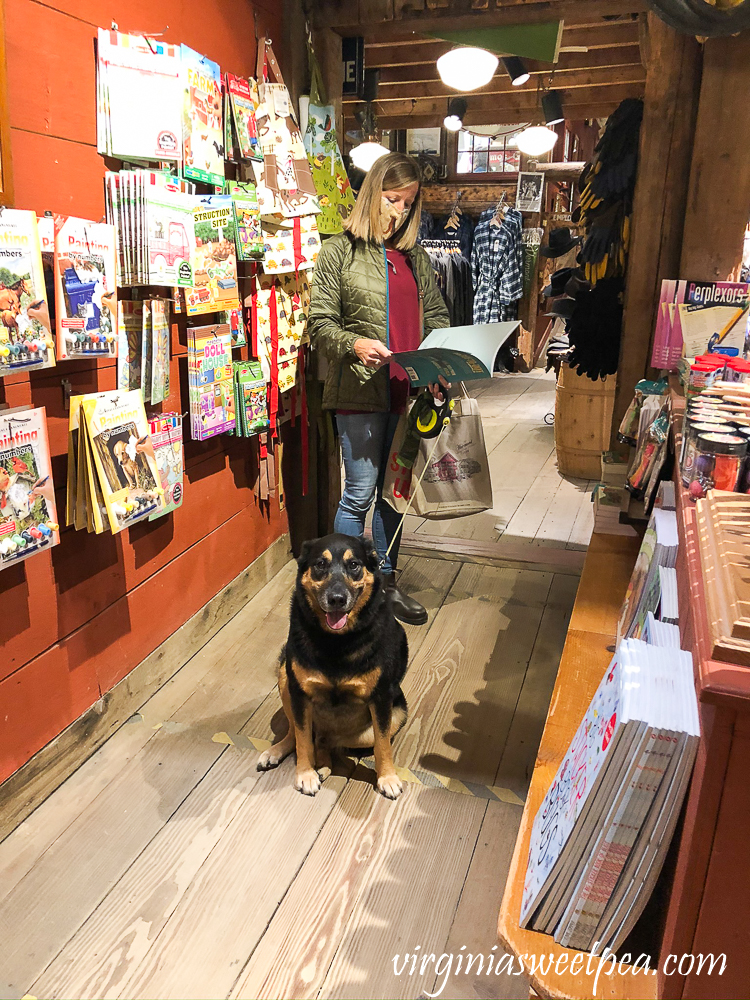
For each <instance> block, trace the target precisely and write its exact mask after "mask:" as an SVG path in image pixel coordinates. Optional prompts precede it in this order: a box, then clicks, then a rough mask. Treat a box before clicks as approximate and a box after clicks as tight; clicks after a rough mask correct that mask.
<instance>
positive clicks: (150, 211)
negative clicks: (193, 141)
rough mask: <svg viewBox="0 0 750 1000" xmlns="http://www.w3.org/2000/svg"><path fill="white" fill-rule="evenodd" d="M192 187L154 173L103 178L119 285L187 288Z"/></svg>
mask: <svg viewBox="0 0 750 1000" xmlns="http://www.w3.org/2000/svg"><path fill="white" fill-rule="evenodd" d="M193 188H194V185H193V184H191V183H189V182H185V181H179V180H177V179H176V178H174V177H172V176H171V175H170V174H167V173H164V172H163V171H159V170H120V171H119V173H115V172H114V171H111V170H110V171H107V173H106V174H105V196H106V211H107V221H108V222H110V223H112V224H113V225H114V227H115V231H116V234H117V260H118V274H119V281H118V284H120V285H169V286H170V287H181V288H192V287H193V258H194V256H195V220H194V214H193V213H194V209H195V206H196V199H195V198H194V197H192V196H191V194H192V190H193Z"/></svg>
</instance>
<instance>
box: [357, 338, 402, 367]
mask: <svg viewBox="0 0 750 1000" xmlns="http://www.w3.org/2000/svg"><path fill="white" fill-rule="evenodd" d="M353 350H354V353H355V354H356V355H357V357H358V358H359V360H360V361H361V362H362V364H363V365H365V367H366V368H380V367H381V366H382V365H384V364H385V363H386V361H388V359H389V358H390V356H391V354H392V353H393V352H392V351H389V350H388V348H387V347H386V346H385V344H381V342H380V341H379V340H369V339H368V338H366V337H360V338H359V340H355V341H354V345H353Z"/></svg>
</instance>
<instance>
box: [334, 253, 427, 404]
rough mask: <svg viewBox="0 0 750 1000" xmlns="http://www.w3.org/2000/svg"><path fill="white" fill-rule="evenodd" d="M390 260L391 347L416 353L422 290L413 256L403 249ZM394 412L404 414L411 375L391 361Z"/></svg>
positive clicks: (394, 349) (389, 333) (389, 344)
mask: <svg viewBox="0 0 750 1000" xmlns="http://www.w3.org/2000/svg"><path fill="white" fill-rule="evenodd" d="M386 256H387V258H388V327H389V329H388V348H389V350H391V351H393V353H394V354H396V353H398V352H399V351H416V349H417V348H418V347H419V344H420V342H421V339H422V338H421V331H420V329H419V289H418V287H417V279H416V277H415V275H414V271H413V270H412V263H411V257H410V256H409V254H408V253H406V252H405V251H404V250H389V249H388V248H386ZM390 370H391V413H403V412H404V410H405V408H406V401H407V399H408V398H409V384H410V383H409V376H408V375H407V374H406V372H405V371H404V369H403V368H402V367H401V366H400V365H397V364H396V363H395V361H392V362H391V363H390ZM336 412H337V413H341V414H348V413H360V412H362V411H360V410H337V411H336Z"/></svg>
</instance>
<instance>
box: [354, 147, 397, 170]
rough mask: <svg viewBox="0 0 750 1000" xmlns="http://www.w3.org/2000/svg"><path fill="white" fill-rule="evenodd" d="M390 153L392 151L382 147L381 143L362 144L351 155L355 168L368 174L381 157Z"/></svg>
mask: <svg viewBox="0 0 750 1000" xmlns="http://www.w3.org/2000/svg"><path fill="white" fill-rule="evenodd" d="M389 153H390V149H386V148H385V146H381V145H380V143H379V142H360V144H359V145H358V146H355V147H354V149H353V150H352V151H351V153H350V154H349V155H350V156H351V158H352V163H353V164H354V166H355V167H358V168H359V170H364V172H365V173H367V171H368V170H369V169H370V167H371V166H372V165H373V163H375V161H376V160H379V159H380V157H381V156H387V155H388V154H389Z"/></svg>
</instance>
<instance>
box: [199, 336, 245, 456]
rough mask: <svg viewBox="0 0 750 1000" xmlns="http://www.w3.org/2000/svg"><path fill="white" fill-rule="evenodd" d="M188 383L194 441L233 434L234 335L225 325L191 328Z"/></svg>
mask: <svg viewBox="0 0 750 1000" xmlns="http://www.w3.org/2000/svg"><path fill="white" fill-rule="evenodd" d="M188 381H189V386H190V432H191V434H192V437H193V440H194V441H205V439H206V438H210V437H214V436H215V435H216V434H225V433H226V432H227V431H233V430H234V426H235V416H234V382H233V369H232V334H231V331H230V329H229V327H228V326H227V325H226V324H225V323H222V324H220V325H218V326H199V327H196V326H194V327H189V328H188Z"/></svg>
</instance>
